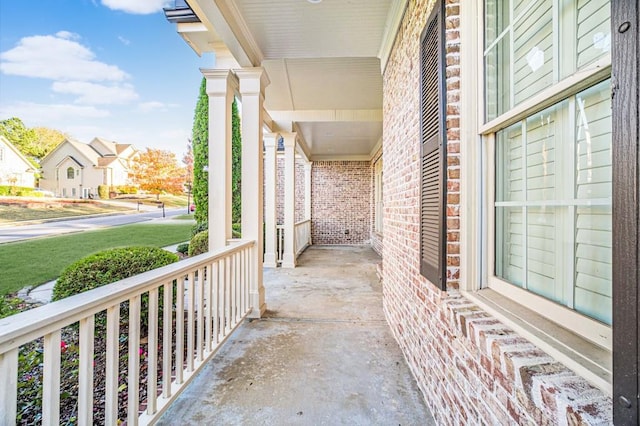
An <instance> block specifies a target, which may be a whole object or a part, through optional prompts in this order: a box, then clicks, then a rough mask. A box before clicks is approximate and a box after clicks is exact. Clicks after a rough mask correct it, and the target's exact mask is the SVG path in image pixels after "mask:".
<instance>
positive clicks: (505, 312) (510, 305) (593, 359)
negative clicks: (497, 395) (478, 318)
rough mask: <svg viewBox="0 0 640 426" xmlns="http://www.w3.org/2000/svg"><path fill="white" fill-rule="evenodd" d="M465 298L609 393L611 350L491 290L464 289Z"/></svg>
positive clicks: (610, 391) (610, 390) (610, 388)
mask: <svg viewBox="0 0 640 426" xmlns="http://www.w3.org/2000/svg"><path fill="white" fill-rule="evenodd" d="M463 294H464V296H465V297H466V298H468V299H469V300H471V301H472V302H474V303H475V304H477V305H478V306H479V307H480V308H482V309H483V310H485V311H486V312H487V313H489V314H491V315H493V316H494V317H496V318H497V319H498V320H500V321H501V322H503V323H504V324H505V325H507V326H509V327H511V328H512V329H513V330H514V331H516V332H517V333H518V334H520V335H521V336H522V337H524V338H526V339H527V340H529V341H530V342H531V343H533V344H535V345H536V346H538V347H539V348H540V349H542V350H543V351H545V352H546V353H547V354H549V355H550V356H551V357H553V358H555V359H556V360H557V361H559V362H560V363H562V364H564V365H565V366H566V367H567V368H569V369H571V370H573V371H574V372H575V373H576V374H578V375H580V376H582V377H584V378H585V379H586V380H588V381H589V382H591V383H592V384H593V385H594V386H596V387H598V388H599V389H601V390H602V391H603V392H605V393H606V394H607V395H609V396H610V395H611V394H612V387H611V383H612V380H613V376H612V359H611V352H610V351H608V350H606V349H603V348H601V347H600V346H598V345H596V344H594V343H592V342H590V341H588V340H586V339H584V338H582V337H580V336H578V335H576V334H575V333H573V332H571V331H569V330H567V329H564V328H562V327H560V326H559V325H557V324H556V323H554V322H552V321H550V320H548V319H546V318H544V317H542V316H541V315H539V314H538V313H536V312H535V311H533V310H531V309H528V308H526V307H525V306H523V305H521V304H519V303H516V302H514V301H513V300H511V299H509V298H507V297H504V296H502V295H501V294H499V293H497V292H495V291H493V290H491V289H488V288H487V289H482V290H479V291H476V292H464V293H463Z"/></svg>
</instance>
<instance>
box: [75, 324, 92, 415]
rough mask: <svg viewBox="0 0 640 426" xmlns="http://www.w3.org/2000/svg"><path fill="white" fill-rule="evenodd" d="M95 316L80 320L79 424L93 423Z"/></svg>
mask: <svg viewBox="0 0 640 426" xmlns="http://www.w3.org/2000/svg"><path fill="white" fill-rule="evenodd" d="M94 326H95V317H94V316H93V315H91V316H90V317H87V318H83V319H81V320H80V336H79V338H80V348H79V349H80V363H79V366H78V367H79V371H78V424H80V425H92V424H93V356H94V347H93V346H94V345H93V339H94Z"/></svg>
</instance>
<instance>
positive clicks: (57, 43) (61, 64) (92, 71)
mask: <svg viewBox="0 0 640 426" xmlns="http://www.w3.org/2000/svg"><path fill="white" fill-rule="evenodd" d="M77 39H79V36H78V35H77V34H74V33H71V32H69V31H60V32H58V33H57V34H55V35H45V36H41V35H36V36H31V37H24V38H22V39H21V40H20V42H19V43H18V45H17V46H16V47H14V48H13V49H10V50H7V51H5V52H2V53H0V72H2V73H4V74H9V75H19V76H24V77H38V78H46V79H51V80H60V81H123V80H125V79H127V78H129V75H128V74H127V73H126V72H124V71H122V70H121V69H120V68H118V67H117V66H115V65H109V64H105V63H104V62H100V61H97V60H96V59H95V54H94V53H93V52H92V51H91V50H90V49H89V48H87V47H86V46H83V45H82V44H80V43H78V42H77V41H75V40H77Z"/></svg>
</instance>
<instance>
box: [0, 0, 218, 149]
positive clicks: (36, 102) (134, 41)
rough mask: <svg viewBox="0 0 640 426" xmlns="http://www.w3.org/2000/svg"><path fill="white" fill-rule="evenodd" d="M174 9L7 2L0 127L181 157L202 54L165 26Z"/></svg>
mask: <svg viewBox="0 0 640 426" xmlns="http://www.w3.org/2000/svg"><path fill="white" fill-rule="evenodd" d="M172 4H173V1H167V0H1V1H0V120H4V119H7V118H11V117H18V118H20V119H21V120H22V121H23V122H24V124H25V125H26V126H27V127H36V126H44V127H49V128H53V129H57V130H60V131H62V132H64V133H66V134H68V135H69V136H71V137H73V138H75V139H77V140H79V141H81V142H85V143H88V142H90V141H91V139H93V138H94V137H96V136H97V137H101V138H105V139H109V140H113V141H116V142H118V143H123V144H133V145H134V146H135V147H136V148H138V149H140V150H144V149H145V148H147V147H149V148H159V149H164V150H170V151H172V152H174V153H176V155H177V156H178V158H179V159H181V158H182V155H183V154H184V152H186V149H187V143H188V139H189V138H190V136H191V128H192V124H193V113H194V109H195V105H196V101H197V97H198V92H199V88H200V81H201V79H202V74H201V72H200V68H211V67H212V66H213V61H214V59H213V57H212V56H210V55H203V56H202V57H198V55H197V54H196V53H195V52H194V51H193V50H192V49H191V48H190V47H189V46H188V45H187V43H186V42H185V41H184V40H183V39H182V38H181V37H180V36H179V35H178V33H177V32H176V27H175V24H171V23H169V22H168V21H167V20H166V18H165V17H164V13H163V11H162V7H163V6H170V5H172Z"/></svg>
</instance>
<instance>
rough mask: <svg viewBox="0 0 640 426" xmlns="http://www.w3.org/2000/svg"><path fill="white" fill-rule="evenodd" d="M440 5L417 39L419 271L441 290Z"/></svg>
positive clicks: (442, 139)
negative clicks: (418, 69)
mask: <svg viewBox="0 0 640 426" xmlns="http://www.w3.org/2000/svg"><path fill="white" fill-rule="evenodd" d="M441 8H442V5H441V2H440V1H438V2H436V4H435V6H434V8H433V11H432V12H431V16H430V17H429V20H428V21H427V26H426V28H425V29H424V31H423V33H422V37H421V38H420V144H421V149H420V156H421V170H420V273H421V274H422V275H423V276H424V277H425V278H427V279H428V280H429V281H431V282H432V283H433V284H435V285H437V286H438V287H439V288H441V289H443V290H444V289H445V287H446V279H445V276H444V273H445V271H446V267H445V264H444V262H445V257H446V255H445V242H446V240H445V236H446V222H445V217H446V211H445V201H444V200H445V197H446V185H445V173H444V171H445V164H444V161H445V160H446V152H445V151H444V149H445V131H444V122H445V120H444V115H445V110H444V98H445V97H444V84H443V83H444V61H443V56H444V49H443V40H444V33H443V31H444V29H443V25H442V18H443V12H442V9H441Z"/></svg>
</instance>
